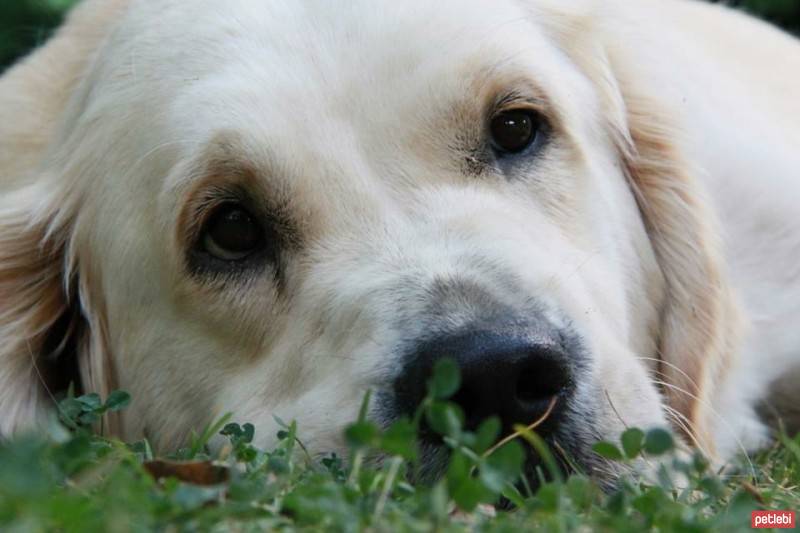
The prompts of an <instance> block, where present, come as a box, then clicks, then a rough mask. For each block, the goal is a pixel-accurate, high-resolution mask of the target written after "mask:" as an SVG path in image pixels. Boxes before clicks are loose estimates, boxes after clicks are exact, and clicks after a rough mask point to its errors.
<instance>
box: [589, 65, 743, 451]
mask: <svg viewBox="0 0 800 533" xmlns="http://www.w3.org/2000/svg"><path fill="white" fill-rule="evenodd" d="M628 54H629V52H628V51H627V50H625V51H622V50H617V51H616V54H615V52H614V50H611V51H608V50H606V51H605V52H604V54H603V58H604V61H605V62H606V65H607V67H608V68H607V71H606V75H605V83H606V88H605V89H606V91H605V92H606V94H607V95H613V96H607V97H606V99H607V102H606V104H607V108H608V109H610V110H613V111H611V112H610V113H609V122H611V123H612V131H613V132H614V137H615V138H616V144H617V146H618V149H619V153H620V158H621V160H622V162H623V167H624V169H625V171H626V173H627V177H628V179H629V182H630V186H631V189H632V190H633V192H634V194H635V196H636V199H637V202H638V204H639V210H640V212H641V213H642V217H643V220H644V223H645V226H646V229H647V232H648V235H649V237H650V241H651V244H652V246H653V250H654V251H655V254H656V257H657V259H658V262H659V265H660V268H661V271H662V273H663V276H664V279H665V281H666V294H665V299H664V302H663V304H662V309H661V318H660V328H659V338H658V350H659V353H658V359H659V361H660V365H659V366H660V368H658V370H657V372H658V376H657V377H658V380H659V381H660V382H661V384H662V386H663V392H664V395H665V397H666V401H667V405H668V406H669V408H670V409H669V411H670V414H671V418H672V419H673V420H674V421H675V422H676V425H677V426H678V427H677V429H679V430H681V431H682V432H683V433H684V434H685V435H686V436H687V437H688V438H690V439H691V440H692V441H693V442H694V443H695V444H696V445H698V446H700V447H701V448H702V449H704V451H706V452H707V453H710V454H714V453H715V449H714V440H713V439H712V436H711V431H712V428H713V426H716V425H717V424H718V423H719V420H717V418H718V415H717V414H716V412H715V410H714V409H715V408H714V403H715V402H714V399H715V397H716V394H715V393H716V392H717V390H716V388H717V387H718V386H719V385H720V383H722V381H723V379H722V378H723V374H724V373H725V371H726V370H727V369H729V368H730V367H731V366H732V364H733V358H734V357H735V356H736V350H737V349H738V343H739V341H740V338H741V334H742V333H741V332H742V329H743V326H744V324H743V320H742V315H741V313H740V311H739V306H738V302H737V301H736V298H735V295H734V294H733V291H732V289H731V287H730V285H729V283H728V279H727V273H726V269H725V262H724V258H723V251H722V240H721V232H720V230H719V227H718V221H717V219H716V213H715V212H714V211H713V209H712V208H711V205H712V204H711V202H710V201H709V200H708V198H707V195H706V191H705V188H704V186H703V184H702V183H701V182H700V176H701V172H702V170H701V169H700V168H699V167H698V166H697V165H696V164H694V162H693V161H691V159H690V158H689V157H688V156H687V153H688V150H686V149H685V148H684V143H685V142H687V141H686V138H687V136H686V135H685V132H682V131H681V130H680V127H679V125H678V121H679V117H680V113H679V110H676V109H671V108H670V105H669V103H668V100H667V99H666V98H664V99H661V98H659V95H660V94H661V90H660V88H659V87H654V86H651V84H652V79H651V78H650V77H649V76H648V75H647V74H646V72H647V71H646V69H641V70H640V69H638V68H636V66H635V64H634V62H633V60H632V59H631V58H630V56H629V55H628Z"/></svg>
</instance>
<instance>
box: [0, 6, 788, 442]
mask: <svg viewBox="0 0 800 533" xmlns="http://www.w3.org/2000/svg"><path fill="white" fill-rule="evenodd" d="M100 6H102V9H101V8H100ZM798 73H800V46H798V44H797V42H796V41H793V40H792V39H790V38H789V37H786V36H783V35H781V34H779V33H778V32H777V31H775V30H772V29H769V28H767V27H766V26H764V25H762V24H761V23H758V22H755V21H752V20H750V19H748V18H745V17H743V16H741V15H738V14H734V13H732V12H730V11H728V10H725V9H720V8H715V7H709V6H705V5H701V4H699V3H694V2H686V1H682V0H642V1H639V2H623V1H603V2H595V1H594V0H585V1H558V2H555V1H552V0H547V1H545V0H525V1H522V0H519V1H517V0H500V1H495V2H492V3H491V5H489V3H487V2H483V1H478V0H461V1H455V0H442V1H439V2H434V3H431V2H426V1H422V0H408V1H404V2H375V1H372V0H370V1H367V0H354V1H352V2H348V3H346V4H345V5H343V4H342V3H339V2H337V3H334V2H321V1H313V0H303V1H297V0H292V1H288V0H285V1H284V0H269V1H264V0H258V1H257V0H231V1H229V2H225V3H220V2H216V1H212V0H194V1H192V2H185V1H177V0H161V1H155V0H130V1H126V0H114V1H110V2H109V1H106V2H102V1H100V0H85V2H84V4H83V5H81V6H80V8H79V9H78V10H77V12H76V13H75V14H74V15H73V16H72V17H71V19H70V21H69V22H68V23H67V25H66V26H65V28H64V30H62V33H61V34H60V35H59V36H57V37H56V38H55V39H54V40H52V41H51V42H50V43H49V44H48V45H46V46H45V47H44V48H43V49H41V50H40V51H38V52H36V53H35V54H34V55H33V56H32V57H31V58H29V59H27V60H26V61H25V62H23V63H22V64H21V65H19V66H18V67H16V68H14V69H12V70H11V71H10V72H8V73H7V74H6V75H5V76H4V77H3V78H2V79H0V141H1V142H2V148H0V172H1V173H2V174H0V191H2V195H1V196H0V298H5V300H0V433H10V432H12V431H14V430H16V429H18V428H21V427H25V426H29V425H31V424H33V423H35V419H36V418H37V417H38V416H41V415H38V414H37V412H38V411H39V410H40V409H44V408H45V407H44V405H45V404H46V403H47V402H48V400H47V396H46V394H45V392H44V390H43V389H42V388H41V386H40V384H39V383H38V376H37V374H36V373H35V372H34V371H32V370H31V368H32V366H31V365H32V364H33V361H34V360H36V359H37V358H39V357H40V355H41V353H40V351H41V349H42V344H43V335H44V332H43V331H42V330H43V329H46V328H48V327H49V326H50V325H51V323H52V322H53V321H55V319H56V318H57V317H56V316H55V314H58V313H61V312H64V311H65V310H67V309H69V308H70V306H71V305H74V304H75V303H76V302H79V303H80V305H81V309H82V311H81V315H82V317H83V318H82V319H81V320H82V321H83V322H84V324H83V325H81V326H80V327H79V328H78V330H76V332H75V333H74V334H75V335H78V346H79V356H78V359H79V362H80V365H81V370H82V376H83V381H84V384H85V385H86V386H88V387H89V388H92V389H98V390H101V391H103V392H106V393H107V392H108V391H109V390H111V389H113V388H122V389H125V390H127V391H129V392H131V393H132V394H133V397H134V403H133V405H132V407H131V409H130V410H128V411H127V412H126V413H124V414H123V415H122V416H121V417H120V418H119V419H117V420H114V421H113V422H114V423H113V425H112V429H114V430H115V431H116V432H117V433H119V434H120V435H121V436H124V437H126V438H135V437H139V436H141V435H146V436H148V437H150V438H151V439H152V440H153V441H154V443H155V444H157V445H158V446H162V447H163V446H173V445H175V444H176V443H178V442H179V441H181V440H182V439H184V438H185V437H186V435H187V433H188V432H189V431H190V430H191V429H192V428H196V427H198V426H201V425H203V424H205V423H207V422H208V421H209V420H211V419H212V418H214V417H215V416H218V415H219V414H221V413H224V412H228V411H231V412H234V413H235V415H236V418H237V419H239V420H242V421H250V422H253V423H255V424H256V427H258V428H259V437H260V439H261V443H262V444H265V445H266V444H268V443H269V440H270V438H271V436H272V435H273V433H274V432H273V431H272V429H271V428H272V427H273V419H272V417H273V415H279V416H280V417H282V418H284V419H297V420H298V421H299V423H300V426H301V431H302V433H303V435H304V437H305V439H306V442H307V443H308V444H309V445H311V446H312V447H313V448H314V449H315V450H318V451H327V450H329V449H331V448H335V447H337V446H339V445H340V444H341V443H340V442H339V436H340V434H341V431H342V428H343V426H344V425H345V424H346V423H348V422H349V421H351V420H352V419H353V418H354V417H355V415H356V412H357V409H358V406H359V404H360V401H361V398H362V397H363V394H364V392H365V391H366V390H367V389H368V388H376V387H378V388H379V387H381V386H384V385H385V383H383V382H382V381H381V380H382V379H384V378H385V376H387V375H390V374H391V373H392V372H393V371H395V370H396V368H397V366H398V365H399V361H397V360H396V352H395V350H396V348H397V347H398V346H399V345H400V344H402V343H403V342H407V341H409V340H410V339H413V338H415V337H418V336H420V335H422V334H424V333H425V332H424V331H420V328H421V325H419V324H417V323H416V322H415V320H414V318H415V317H416V316H419V315H420V314H421V313H422V312H423V310H424V306H425V304H426V287H427V286H429V284H430V283H432V282H433V281H435V280H437V279H466V280H471V281H476V282H478V283H481V284H483V285H484V286H485V287H487V288H488V289H490V290H492V291H494V292H495V294H497V295H498V297H499V298H501V299H502V298H505V299H506V300H507V303H509V304H510V305H515V304H516V303H517V302H518V300H519V299H520V298H532V299H535V300H537V301H539V302H541V303H542V305H543V306H544V307H546V308H548V309H551V310H554V311H557V313H558V316H559V317H561V316H565V317H567V319H568V320H569V321H570V322H571V323H572V324H573V325H574V327H575V328H576V329H577V331H578V332H579V333H580V334H581V336H582V338H583V339H584V342H585V343H586V347H587V349H588V352H589V354H590V359H591V369H590V374H591V376H590V379H591V381H592V383H595V384H599V388H598V391H602V393H599V394H598V395H599V396H600V397H598V398H596V400H597V405H598V406H599V407H598V408H599V411H598V414H597V416H598V427H600V428H601V429H602V434H603V435H602V436H604V437H607V438H611V439H613V438H615V436H616V435H617V434H618V433H619V432H620V431H621V430H622V429H624V427H625V426H626V425H627V426H645V427H647V426H652V425H660V424H664V423H666V421H667V420H668V419H669V420H673V421H675V422H676V424H677V425H678V426H680V425H688V426H689V428H688V429H689V431H688V432H687V433H688V434H690V435H691V436H693V437H695V438H696V439H697V441H698V442H697V444H699V445H701V446H703V447H705V448H707V449H712V448H716V449H717V451H718V452H719V454H720V455H721V456H722V457H728V456H730V455H731V454H732V453H734V452H735V451H737V449H739V447H740V444H744V445H745V446H747V447H754V446H757V445H759V444H760V443H761V442H762V441H763V438H764V435H765V433H764V429H763V426H762V425H761V423H760V422H758V421H757V419H756V418H755V415H754V414H753V405H754V402H755V401H757V400H758V399H759V398H761V397H763V395H764V394H765V393H766V388H767V387H768V385H769V384H770V383H771V382H772V381H773V380H774V379H775V378H776V377H779V376H781V375H783V374H784V373H786V372H787V371H788V370H789V369H790V368H792V367H793V366H795V365H797V364H798V362H799V361H800V359H799V358H800V333H798V332H799V331H800V330H798V328H797V327H796V325H797V324H798V323H800V283H798V277H799V276H800V268H798V264H800V219H798V217H797V216H796V214H795V209H796V205H797V204H798V201H800V179H798V174H797V170H796V169H797V168H798V164H800V156H799V155H798V154H800V127H798V123H797V121H796V120H793V119H792V118H790V117H797V116H800V103H799V102H798V100H797V99H796V98H794V97H793V96H792V94H793V91H794V94H796V93H797V91H798V90H800V74H798ZM520 87H522V88H523V89H524V90H527V89H528V88H530V89H531V90H533V91H535V92H537V94H539V95H541V96H542V97H543V101H544V102H545V104H546V106H547V109H546V112H547V113H548V114H549V115H551V116H552V117H553V120H554V121H555V122H556V123H557V125H558V126H557V128H556V130H555V132H554V138H553V142H552V143H551V145H550V146H549V147H548V149H547V153H546V157H545V158H542V160H541V161H539V162H537V163H532V164H530V165H529V166H527V167H526V168H525V171H524V172H523V173H520V174H515V175H513V176H510V177H509V176H501V175H497V174H496V173H492V172H485V173H483V174H481V175H477V176H476V175H467V174H465V172H464V170H463V168H462V166H461V163H462V162H463V157H461V156H460V155H459V154H458V153H456V150H455V149H454V146H455V145H456V144H457V139H458V138H459V135H460V134H461V133H462V132H463V131H464V129H470V128H472V129H475V130H477V131H480V130H481V128H482V127H483V126H482V122H481V121H482V120H483V119H484V116H483V114H482V108H483V107H484V105H485V104H484V103H485V102H486V101H487V100H488V99H490V97H491V96H492V91H495V90H501V91H502V90H508V89H518V88H520ZM643 139H644V140H643ZM648 143H649V144H648ZM214 154H224V157H225V158H228V159H230V160H232V161H236V162H239V163H242V164H245V165H247V166H248V167H249V168H253V169H255V174H256V176H257V181H258V183H259V184H260V185H259V187H263V189H264V190H265V191H275V190H277V189H279V190H280V191H283V192H284V193H287V192H288V196H289V197H290V198H291V201H290V206H291V209H292V210H293V211H294V213H295V214H296V215H297V216H298V217H299V218H301V219H302V232H303V233H304V234H306V235H307V236H308V238H307V240H306V241H305V246H304V247H303V249H302V250H301V251H299V252H297V253H296V254H295V255H293V256H292V257H291V259H290V260H289V263H288V267H287V279H286V287H285V292H284V293H283V295H281V294H280V293H279V291H278V289H276V287H275V284H274V280H273V279H272V278H271V277H270V276H260V277H257V278H255V279H251V280H250V281H248V282H246V283H240V284H238V285H237V284H233V285H231V286H228V287H227V288H225V289H220V288H213V287H211V286H210V285H209V284H204V283H202V282H200V281H198V280H197V279H196V278H193V277H192V276H190V275H189V274H188V273H187V272H186V269H185V268H184V266H185V261H184V258H185V243H183V242H182V241H181V239H180V237H179V232H178V229H177V226H178V224H179V218H180V214H181V213H182V212H183V211H184V209H185V207H186V203H187V201H188V200H189V198H188V197H187V195H191V194H193V193H192V192H191V191H192V190H193V187H195V186H197V183H198V182H199V180H202V179H205V176H204V174H205V172H206V170H207V168H208V162H209V160H210V159H213V158H214V157H218V156H215V155H214ZM673 174H674V175H673ZM222 178H225V177H224V176H223V177H221V179H222ZM212 183H213V181H212ZM267 194H269V192H268V193H267ZM637 195H638V196H637ZM657 195H659V196H657ZM719 228H721V230H720V229H719ZM45 252H46V253H47V254H49V255H46V256H43V255H42V254H43V253H45ZM43 257H45V258H47V259H49V260H47V261H43V260H42V258H43ZM476 257H478V258H481V260H480V261H477V262H476V261H475V258H476ZM498 265H499V266H498ZM43 275H47V276H50V277H48V278H47V279H54V278H53V277H55V279H57V280H58V282H57V283H55V284H52V283H51V284H49V285H46V286H45V284H39V283H38V282H37V281H36V280H37V279H39V278H40V277H41V276H43ZM506 276H513V277H515V278H516V279H517V280H518V281H519V284H520V286H521V288H522V289H523V292H524V294H505V293H503V291H502V289H501V288H500V287H502V286H503V281H504V278H505V277H506ZM21 287H25V290H26V291H34V292H31V293H30V294H28V297H27V298H24V299H23V297H24V296H25V294H27V293H24V291H21V290H17V289H20V288H21ZM36 291H38V292H36ZM54 291H55V292H54ZM40 292H41V293H42V298H39V297H38V296H37V295H39V293H40ZM31 295H33V296H31ZM44 295H48V296H49V297H52V299H53V301H54V302H55V303H54V304H53V306H52V312H50V307H46V308H43V305H42V304H41V301H43V299H44ZM34 296H35V297H34ZM37 298H38V300H37ZM37 301H38V302H39V303H37ZM737 302H738V304H737ZM698 309H700V311H697V310H698ZM694 312H699V313H700V315H701V316H693V313H694ZM740 316H742V317H744V320H741V321H740V319H739V318H737V317H740ZM452 320H453V321H454V322H458V321H459V320H461V319H460V318H459V317H458V316H457V315H454V316H453V317H452ZM745 323H747V324H749V326H745ZM684 347H685V349H684ZM659 361H661V366H659V364H658V362H659ZM670 365H672V366H670ZM675 365H678V366H680V368H681V370H680V371H679V372H676V371H674V366H675ZM659 372H663V373H664V374H663V376H665V377H664V379H663V381H665V382H666V387H667V392H668V393H671V394H672V396H670V394H666V396H662V394H661V392H660V390H659V388H658V386H657V384H656V382H655V381H656V380H658V379H659ZM683 373H685V374H688V376H685V379H684V376H682V375H681V374H683ZM690 385H691V386H694V385H696V387H697V388H696V389H693V391H687V392H689V393H690V394H691V396H692V397H690V398H688V399H687V397H686V395H685V394H684V395H683V396H681V394H682V393H681V392H677V393H676V392H674V391H675V390H676V388H677V389H681V390H683V389H684V387H686V386H690ZM670 386H672V390H671V391H670V389H669V387H670ZM668 412H669V413H671V415H670V416H668Z"/></svg>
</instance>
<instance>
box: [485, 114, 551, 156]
mask: <svg viewBox="0 0 800 533" xmlns="http://www.w3.org/2000/svg"><path fill="white" fill-rule="evenodd" d="M540 123H541V120H540V119H539V117H538V115H537V114H536V113H534V112H533V111H530V110H527V109H517V110H510V111H504V112H502V113H500V114H498V115H496V116H495V117H494V118H493V119H492V122H491V125H490V133H491V135H492V145H493V146H494V148H495V150H497V151H498V152H499V153H500V154H518V153H520V152H522V151H524V150H525V149H527V148H528V147H529V146H531V145H532V144H533V143H534V142H535V141H536V138H537V137H538V135H539V130H540Z"/></svg>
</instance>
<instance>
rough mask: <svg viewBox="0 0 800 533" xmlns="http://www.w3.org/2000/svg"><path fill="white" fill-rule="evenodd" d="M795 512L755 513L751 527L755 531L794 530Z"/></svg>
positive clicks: (752, 515)
mask: <svg viewBox="0 0 800 533" xmlns="http://www.w3.org/2000/svg"><path fill="white" fill-rule="evenodd" d="M795 524H796V522H795V512H794V511H753V513H752V514H751V516H750V527H752V528H753V529H767V528H769V529H794V527H795Z"/></svg>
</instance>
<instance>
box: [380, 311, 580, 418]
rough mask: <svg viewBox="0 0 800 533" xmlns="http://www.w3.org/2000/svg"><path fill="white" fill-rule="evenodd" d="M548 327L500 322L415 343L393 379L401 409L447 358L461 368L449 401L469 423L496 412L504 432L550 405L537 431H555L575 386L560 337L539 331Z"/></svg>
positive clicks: (416, 398) (419, 396)
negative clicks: (458, 385) (410, 353)
mask: <svg viewBox="0 0 800 533" xmlns="http://www.w3.org/2000/svg"><path fill="white" fill-rule="evenodd" d="M547 329H548V328H547V327H545V326H544V325H543V324H533V325H531V327H529V328H525V329H524V330H523V331H522V332H520V331H519V330H520V328H519V327H515V328H508V327H504V325H502V324H499V325H498V327H496V328H492V330H479V331H468V332H463V333H456V334H446V335H439V336H436V337H435V338H432V339H428V340H426V341H424V342H422V343H420V344H419V346H418V347H417V349H416V351H415V353H414V354H413V355H412V356H411V357H410V358H409V362H408V364H407V365H406V368H405V370H404V372H403V373H402V375H401V376H400V377H399V378H398V379H397V381H396V383H395V395H396V398H397V401H398V403H399V405H400V406H401V409H402V410H403V411H406V412H411V411H413V410H414V409H416V407H417V406H418V405H419V403H420V402H421V401H422V400H423V398H424V397H425V394H426V383H427V380H428V377H429V376H430V374H431V372H432V368H433V366H434V365H435V364H436V362H437V361H439V360H441V359H442V358H450V359H452V360H454V361H455V362H456V363H457V365H458V367H459V369H460V370H461V387H460V389H459V391H458V392H457V393H456V395H455V396H454V397H453V401H454V402H456V403H457V404H458V405H459V406H460V407H461V408H462V410H463V411H464V415H465V418H466V425H467V427H468V428H472V429H474V428H476V427H477V426H478V425H479V424H480V423H481V422H482V421H483V420H485V419H486V418H488V417H491V416H497V417H499V419H500V421H501V423H502V425H503V428H504V431H506V432H508V431H510V430H511V428H512V427H513V425H514V424H524V425H529V424H531V423H533V422H535V421H536V420H538V419H540V418H542V417H543V416H544V415H545V414H547V412H548V410H550V412H549V414H548V416H547V418H546V420H545V421H544V422H543V423H542V424H541V425H540V426H538V427H537V431H539V432H545V433H547V432H552V431H554V430H555V429H556V427H557V425H558V423H559V419H560V418H561V416H562V414H563V413H564V411H565V407H566V405H567V404H568V403H569V401H570V397H571V396H572V393H573V391H574V389H575V371H574V365H573V361H574V358H572V357H571V354H570V353H569V352H570V349H569V346H567V345H566V344H567V343H565V342H564V340H563V336H562V335H559V334H558V333H557V332H543V330H547ZM509 330H512V331H515V332H514V333H509Z"/></svg>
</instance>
